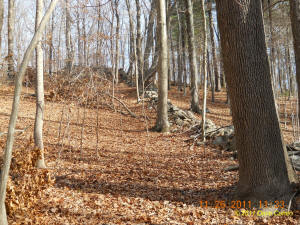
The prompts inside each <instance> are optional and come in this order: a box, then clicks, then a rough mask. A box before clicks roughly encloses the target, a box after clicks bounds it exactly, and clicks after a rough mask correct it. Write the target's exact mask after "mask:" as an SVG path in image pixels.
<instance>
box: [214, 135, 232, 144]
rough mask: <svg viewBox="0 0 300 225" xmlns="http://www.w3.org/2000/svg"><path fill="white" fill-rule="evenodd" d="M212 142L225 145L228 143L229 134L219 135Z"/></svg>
mask: <svg viewBox="0 0 300 225" xmlns="http://www.w3.org/2000/svg"><path fill="white" fill-rule="evenodd" d="M212 144H213V145H222V146H225V145H227V144H228V136H218V137H216V138H215V139H214V140H213V142H212Z"/></svg>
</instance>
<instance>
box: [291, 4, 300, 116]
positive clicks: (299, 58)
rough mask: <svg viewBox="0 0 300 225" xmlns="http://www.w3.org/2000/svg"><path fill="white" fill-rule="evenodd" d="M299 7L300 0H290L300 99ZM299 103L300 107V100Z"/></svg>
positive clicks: (299, 113)
mask: <svg viewBox="0 0 300 225" xmlns="http://www.w3.org/2000/svg"><path fill="white" fill-rule="evenodd" d="M299 7H300V2H299V0H290V15H291V22H292V32H293V38H294V52H295V61H296V81H297V85H298V99H300V8H299ZM291 83H292V82H291ZM298 104H299V109H300V101H298ZM298 111H299V112H298V118H299V119H300V110H298Z"/></svg>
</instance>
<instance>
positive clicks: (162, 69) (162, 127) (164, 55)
mask: <svg viewBox="0 0 300 225" xmlns="http://www.w3.org/2000/svg"><path fill="white" fill-rule="evenodd" d="M157 11H158V20H157V21H158V27H159V29H157V31H158V32H160V35H159V36H160V39H159V46H160V49H161V50H160V55H159V71H158V108H157V119H156V126H155V129H156V130H157V131H158V132H163V133H165V132H169V130H170V125H169V121H168V62H167V60H168V47H167V46H168V43H167V42H168V35H167V25H166V23H167V20H166V3H165V0H159V4H158V10H157Z"/></svg>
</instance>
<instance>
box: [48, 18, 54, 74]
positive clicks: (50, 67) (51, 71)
mask: <svg viewBox="0 0 300 225" xmlns="http://www.w3.org/2000/svg"><path fill="white" fill-rule="evenodd" d="M53 35H54V16H53V15H52V19H51V35H50V44H49V45H50V46H49V76H50V77H52V75H53Z"/></svg>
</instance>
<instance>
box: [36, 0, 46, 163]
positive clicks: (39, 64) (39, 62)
mask: <svg viewBox="0 0 300 225" xmlns="http://www.w3.org/2000/svg"><path fill="white" fill-rule="evenodd" d="M43 9H44V2H43V0H36V19H35V30H37V29H38V26H39V24H40V22H41V21H42V12H43ZM43 58H44V57H43V49H42V43H41V38H40V40H39V42H38V44H37V46H36V113H35V123H34V144H35V147H36V150H37V151H38V156H39V157H38V159H37V161H36V162H35V163H36V164H35V165H36V167H37V168H45V167H46V165H45V159H44V143H43V117H44V66H43V60H44V59H43Z"/></svg>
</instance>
